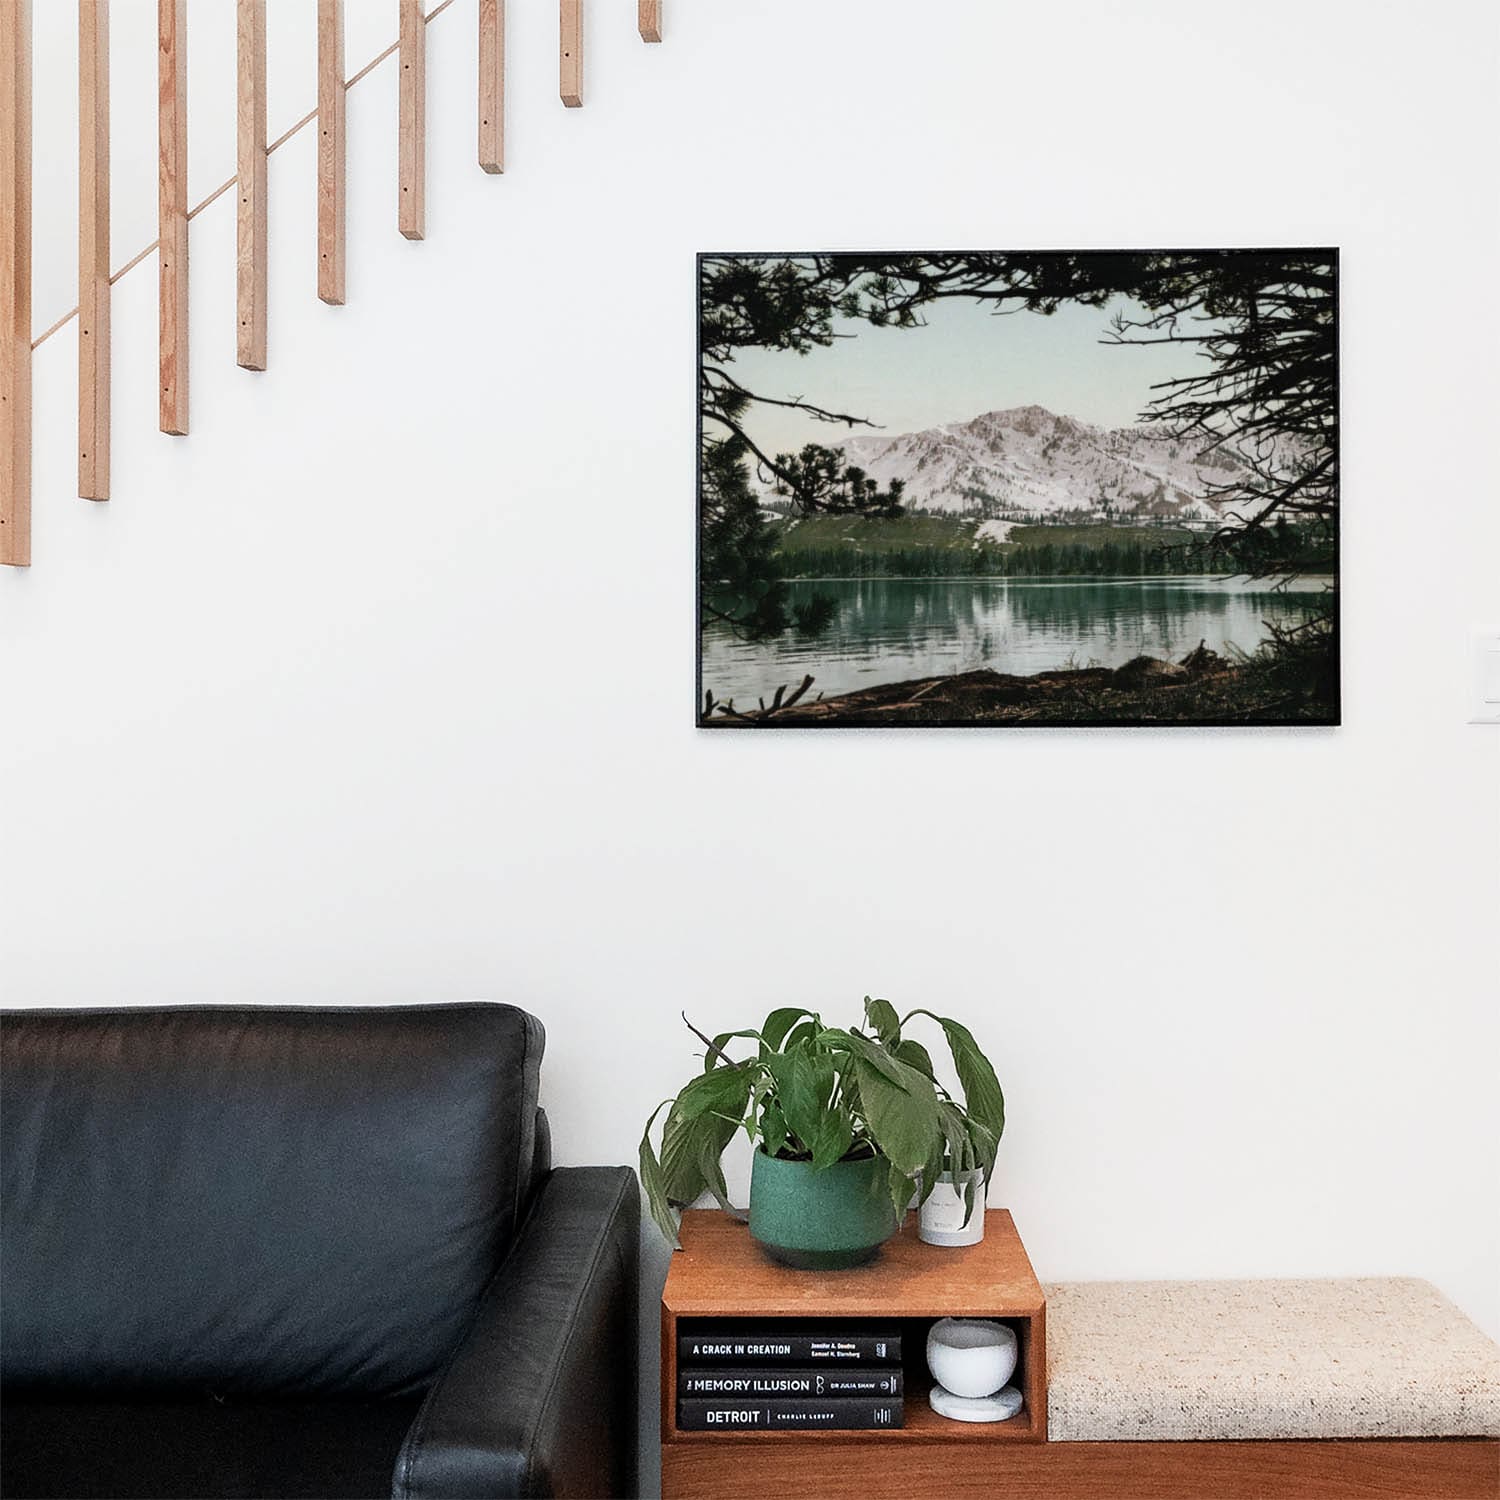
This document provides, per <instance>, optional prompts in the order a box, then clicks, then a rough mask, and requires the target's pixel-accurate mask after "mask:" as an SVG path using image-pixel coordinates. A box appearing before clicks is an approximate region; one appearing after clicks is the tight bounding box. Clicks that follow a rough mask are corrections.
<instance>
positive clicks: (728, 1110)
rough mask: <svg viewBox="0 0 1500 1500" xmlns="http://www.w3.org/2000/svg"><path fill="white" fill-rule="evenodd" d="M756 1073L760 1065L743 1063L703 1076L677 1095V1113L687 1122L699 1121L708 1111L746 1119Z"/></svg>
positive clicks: (715, 1070) (701, 1074)
mask: <svg viewBox="0 0 1500 1500" xmlns="http://www.w3.org/2000/svg"><path fill="white" fill-rule="evenodd" d="M756 1071H757V1064H755V1063H753V1062H742V1063H735V1064H734V1065H733V1066H732V1067H726V1068H715V1069H713V1070H712V1072H708V1073H700V1074H699V1075H698V1076H697V1077H696V1078H694V1079H692V1080H691V1082H689V1083H688V1085H687V1086H686V1087H685V1088H684V1089H683V1091H682V1092H681V1093H680V1094H679V1095H678V1096H677V1109H676V1113H678V1114H680V1115H681V1116H682V1117H683V1119H685V1120H694V1119H697V1117H698V1116H699V1115H701V1114H706V1113H708V1112H709V1111H713V1112H715V1113H718V1114H731V1115H733V1116H734V1117H735V1119H736V1120H739V1119H741V1118H743V1116H744V1113H745V1101H746V1099H747V1098H748V1097H749V1094H750V1086H751V1084H752V1082H753V1080H754V1074H755V1073H756Z"/></svg>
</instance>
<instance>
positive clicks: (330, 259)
mask: <svg viewBox="0 0 1500 1500" xmlns="http://www.w3.org/2000/svg"><path fill="white" fill-rule="evenodd" d="M318 296H319V297H320V298H321V299H322V300H323V301H324V302H328V303H331V304H332V305H333V306H335V307H342V306H343V304H344V0H318Z"/></svg>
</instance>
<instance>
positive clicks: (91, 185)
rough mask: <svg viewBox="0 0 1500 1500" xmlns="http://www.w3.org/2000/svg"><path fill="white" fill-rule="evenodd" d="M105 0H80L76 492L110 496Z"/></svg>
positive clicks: (91, 496)
mask: <svg viewBox="0 0 1500 1500" xmlns="http://www.w3.org/2000/svg"><path fill="white" fill-rule="evenodd" d="M109 314H110V305H109V0H78V493H79V494H80V495H81V496H82V497H83V498H84V499H85V500H108V499H109V411H110V384H109Z"/></svg>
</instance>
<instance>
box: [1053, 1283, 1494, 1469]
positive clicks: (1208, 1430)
mask: <svg viewBox="0 0 1500 1500" xmlns="http://www.w3.org/2000/svg"><path fill="white" fill-rule="evenodd" d="M1045 1290H1046V1293H1047V1377H1048V1378H1047V1429H1048V1436H1049V1437H1050V1438H1053V1439H1057V1440H1061V1441H1063V1442H1087V1441H1127V1442H1129V1441H1136V1442H1146V1441H1153V1440H1155V1441H1159V1440H1164V1439H1165V1440H1172V1439H1192V1438H1359V1437H1383V1438H1397V1437H1483V1436H1489V1435H1492V1434H1500V1348H1497V1347H1496V1346H1495V1345H1494V1344H1493V1343H1491V1341H1490V1340H1489V1339H1487V1338H1486V1337H1485V1336H1484V1335H1483V1334H1482V1333H1480V1331H1479V1330H1478V1329H1477V1328H1475V1327H1474V1325H1473V1324H1472V1323H1471V1322H1469V1320H1468V1319H1467V1318H1466V1317H1465V1316H1464V1315H1463V1314H1462V1313H1461V1312H1460V1311H1459V1310H1458V1309H1457V1308H1456V1307H1454V1305H1453V1304H1452V1303H1451V1302H1449V1301H1448V1300H1447V1299H1446V1298H1445V1297H1443V1296H1442V1294H1441V1293H1439V1292H1438V1291H1437V1289H1436V1288H1435V1287H1433V1286H1430V1285H1429V1284H1428V1283H1427V1282H1425V1281H1416V1280H1410V1279H1405V1278H1400V1279H1372V1280H1357V1281H1093V1282H1090V1281H1077V1282H1062V1283H1059V1284H1056V1285H1053V1286H1049V1287H1047V1288H1046V1289H1045Z"/></svg>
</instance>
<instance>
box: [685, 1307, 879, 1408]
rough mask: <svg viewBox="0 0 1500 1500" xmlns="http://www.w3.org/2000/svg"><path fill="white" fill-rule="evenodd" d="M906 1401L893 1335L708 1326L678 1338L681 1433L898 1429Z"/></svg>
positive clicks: (863, 1329) (873, 1330) (875, 1331)
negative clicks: (727, 1328)
mask: <svg viewBox="0 0 1500 1500" xmlns="http://www.w3.org/2000/svg"><path fill="white" fill-rule="evenodd" d="M902 1397H903V1392H902V1381H901V1335H900V1333H899V1332H897V1331H895V1330H894V1329H882V1328H870V1327H861V1328H859V1329H858V1330H857V1331H848V1330H840V1329H837V1328H818V1329H811V1330H809V1329H806V1328H803V1327H798V1328H797V1329H796V1330H795V1331H793V1332H784V1331H778V1330H777V1329H776V1328H775V1326H774V1325H773V1326H770V1327H767V1328H765V1329H763V1330H760V1331H755V1332H749V1333H746V1332H744V1331H743V1330H741V1329H735V1330H733V1331H726V1330H724V1329H715V1328H713V1327H712V1326H708V1325H704V1326H701V1327H697V1328H694V1329H693V1331H692V1332H689V1333H682V1332H679V1334H678V1338H677V1427H678V1430H679V1431H682V1432H722V1431H732V1430H736V1429H738V1430H744V1429H747V1428H750V1429H755V1428H767V1429H782V1430H789V1431H790V1430H794V1429H795V1430H801V1429H804V1428H809V1427H821V1428H829V1429H843V1430H844V1431H868V1430H870V1429H871V1428H876V1427H900V1426H901V1425H902V1422H903V1405H902Z"/></svg>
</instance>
